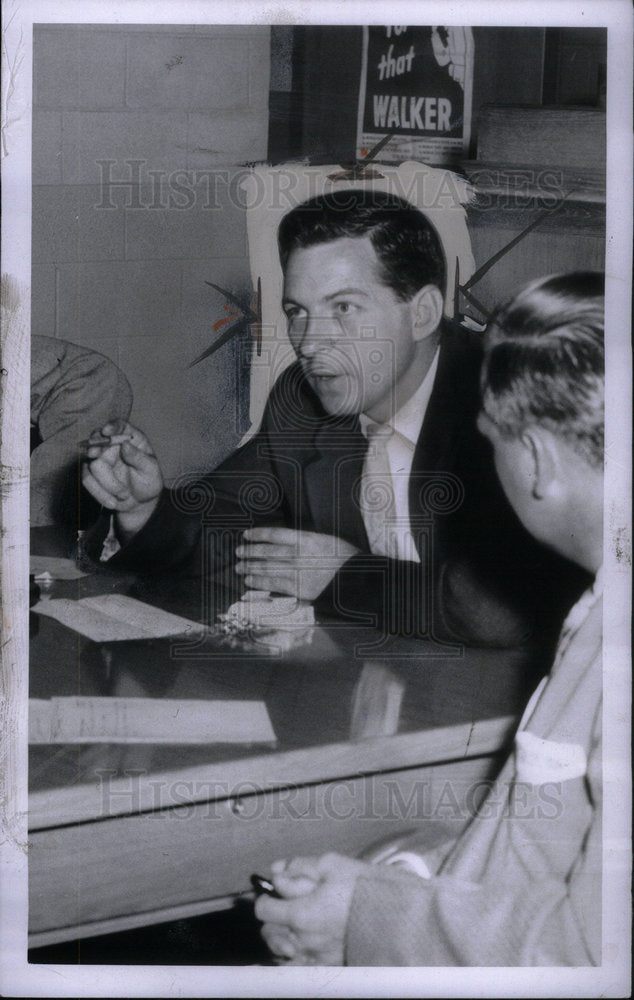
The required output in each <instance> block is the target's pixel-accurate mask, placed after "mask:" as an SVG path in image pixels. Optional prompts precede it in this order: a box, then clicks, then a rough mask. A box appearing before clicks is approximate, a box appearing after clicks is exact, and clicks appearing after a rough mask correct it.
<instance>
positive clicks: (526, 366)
mask: <svg viewBox="0 0 634 1000" xmlns="http://www.w3.org/2000/svg"><path fill="white" fill-rule="evenodd" d="M603 331H604V275H603V274H600V273H596V272H580V271H579V272H574V273H572V274H556V275H551V276H549V277H546V278H540V279H539V280H537V281H533V282H531V284H529V285H527V286H526V288H524V289H523V290H522V291H521V292H519V294H518V295H516V296H515V297H514V298H513V299H511V300H510V301H509V302H507V303H506V304H505V305H503V306H502V307H501V308H500V309H499V310H498V311H497V312H496V313H495V314H494V315H493V317H492V319H491V322H490V324H489V326H488V329H487V333H486V341H485V355H484V363H483V368H482V405H483V409H484V412H485V414H486V415H487V416H488V417H489V419H490V420H492V421H493V422H494V423H495V424H496V426H497V428H498V430H499V431H500V433H502V434H503V435H505V436H509V437H519V436H520V435H521V434H522V432H523V431H524V429H525V428H526V427H528V426H530V425H531V424H541V425H542V426H544V427H547V428H548V429H549V430H550V431H551V432H552V433H554V434H556V435H558V436H560V437H562V438H564V439H565V440H566V442H567V443H568V444H569V445H570V446H571V447H572V448H573V449H574V450H575V451H576V452H577V453H578V454H579V455H581V456H582V457H583V458H584V459H585V460H586V461H587V462H588V463H589V464H590V465H591V466H593V467H598V466H600V465H602V464H603V434H604V376H605V353H604V333H603Z"/></svg>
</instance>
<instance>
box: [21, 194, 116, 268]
mask: <svg viewBox="0 0 634 1000" xmlns="http://www.w3.org/2000/svg"><path fill="white" fill-rule="evenodd" d="M114 197H115V196H114V195H113V198H114ZM99 199H100V191H99V188H97V187H92V186H77V187H67V186H64V185H43V186H40V187H35V188H34V189H33V220H32V240H33V244H32V257H33V260H34V261H38V262H39V261H55V262H60V261H71V260H83V261H87V260H112V259H117V258H118V259H123V251H124V221H125V220H124V213H123V211H122V210H121V208H118V209H114V210H112V211H104V210H103V209H101V210H100V209H99V208H96V207H95V206H96V205H98V204H99Z"/></svg>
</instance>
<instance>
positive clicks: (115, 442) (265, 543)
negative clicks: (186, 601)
mask: <svg viewBox="0 0 634 1000" xmlns="http://www.w3.org/2000/svg"><path fill="white" fill-rule="evenodd" d="M85 455H86V458H87V461H86V462H85V463H84V468H83V471H82V481H83V484H84V486H85V487H86V489H87V490H88V492H89V493H91V494H92V496H94V497H95V499H96V500H97V501H98V502H99V503H100V504H102V505H103V506H104V507H106V508H107V509H108V510H112V511H115V512H116V526H117V533H118V534H119V536H120V539H121V540H122V541H128V540H129V539H130V538H131V537H132V536H133V535H135V534H136V533H137V532H138V531H139V530H140V529H141V528H142V527H143V526H144V525H145V524H146V523H147V521H148V520H149V518H150V516H151V515H152V513H153V512H154V510H155V508H156V506H157V504H158V500H159V496H160V494H161V490H162V488H163V477H162V475H161V469H160V466H159V463H158V459H157V458H156V455H155V454H154V451H153V449H152V446H151V444H150V442H149V441H148V439H147V437H146V436H145V435H144V434H143V433H142V432H141V431H139V430H137V429H136V428H134V427H132V425H131V424H127V423H124V422H123V421H113V422H112V423H109V424H106V425H105V426H104V427H102V428H101V429H100V430H98V431H93V433H92V434H91V435H90V437H89V439H88V441H86V442H85ZM358 551H359V550H358V549H357V548H355V546H354V545H351V544H350V543H349V542H345V541H343V539H341V538H337V537H336V536H334V535H324V534H319V533H317V532H313V531H296V530H295V529H293V528H278V527H255V528H249V529H247V530H246V531H245V532H244V534H243V540H242V542H241V544H240V545H238V547H237V549H236V556H237V558H238V562H237V563H236V567H235V568H236V572H237V573H239V574H240V575H241V576H243V577H244V582H245V584H246V586H247V587H249V588H251V589H253V590H268V591H271V592H273V593H277V594H287V595H289V596H292V597H297V598H299V599H301V600H305V601H314V600H315V598H316V597H318V596H319V594H321V592H322V590H324V588H325V587H327V586H328V584H329V583H330V581H331V580H332V578H333V577H334V575H335V573H336V572H337V571H338V570H339V568H340V567H341V566H342V565H343V563H344V562H346V561H347V560H348V559H350V557H351V556H353V555H355V554H356V553H357V552H358Z"/></svg>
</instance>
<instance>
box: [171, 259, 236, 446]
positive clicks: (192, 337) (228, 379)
mask: <svg viewBox="0 0 634 1000" xmlns="http://www.w3.org/2000/svg"><path fill="white" fill-rule="evenodd" d="M206 281H213V282H214V284H216V285H220V286H221V287H222V288H226V289H227V290H228V291H230V292H231V293H232V294H234V295H235V296H236V297H237V298H238V299H239V300H240V301H244V302H245V304H249V303H251V302H252V294H253V293H252V285H251V276H250V273H249V269H248V264H247V261H246V260H237V259H236V260H227V259H224V260H222V259H216V260H210V261H207V262H205V263H204V264H201V263H200V262H198V261H188V262H186V263H184V265H183V289H182V303H183V304H182V325H183V332H184V334H185V337H186V341H185V342H184V346H185V345H186V350H187V353H188V357H190V358H191V359H192V360H193V359H194V358H196V357H198V356H199V355H200V354H201V353H202V352H203V351H204V350H205V349H206V348H207V347H209V346H210V345H211V344H213V343H214V342H215V341H217V339H218V338H219V337H220V336H221V334H222V333H223V332H224V331H226V330H228V329H230V328H232V327H234V326H235V324H236V323H237V320H235V319H232V318H231V313H230V312H228V311H227V310H226V309H225V308H224V306H225V303H226V302H227V299H226V298H225V297H224V296H223V295H222V294H221V293H220V292H218V291H216V290H215V289H214V288H211V287H210V286H209V285H207V284H206ZM223 319H229V323H227V324H223V325H222V326H220V327H218V329H216V330H215V329H214V326H215V325H216V324H218V322H220V321H222V320H223ZM249 342H250V341H249V333H248V332H246V331H245V332H244V333H242V334H239V335H237V336H236V337H233V338H231V339H230V340H229V341H228V342H227V343H225V344H224V345H223V346H222V347H220V348H219V349H218V351H217V352H215V353H214V354H212V355H211V356H210V357H208V358H205V359H204V360H203V361H201V362H199V364H197V365H195V366H194V367H193V368H191V369H189V370H188V383H187V384H188V391H189V393H190V398H192V399H196V400H198V406H197V410H199V411H200V414H201V422H200V447H201V448H203V449H204V453H205V454H206V455H207V461H209V460H210V457H213V464H217V462H219V461H220V460H221V459H222V458H223V457H224V456H225V454H227V453H228V452H229V451H231V450H233V448H234V447H235V446H236V444H237V443H238V441H239V440H240V439H241V437H242V436H243V434H244V433H245V431H246V430H247V428H248V412H249ZM212 388H213V396H211V390H212ZM210 398H212V399H213V400H214V401H215V402H214V405H213V406H212V405H211V403H210Z"/></svg>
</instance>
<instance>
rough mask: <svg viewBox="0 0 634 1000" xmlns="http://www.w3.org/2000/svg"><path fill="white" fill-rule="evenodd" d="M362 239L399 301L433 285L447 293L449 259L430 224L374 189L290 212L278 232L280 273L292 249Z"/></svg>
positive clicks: (394, 198)
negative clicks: (366, 238) (368, 243)
mask: <svg viewBox="0 0 634 1000" xmlns="http://www.w3.org/2000/svg"><path fill="white" fill-rule="evenodd" d="M364 236H369V237H370V239H371V241H372V246H373V247H374V249H375V251H376V254H377V256H378V258H379V261H380V265H381V270H382V278H383V281H384V283H385V284H386V285H387V286H388V287H389V288H391V289H392V290H393V291H394V292H395V294H396V295H398V297H399V298H400V299H403V300H405V301H407V300H408V299H411V297H412V295H415V294H416V292H418V291H419V290H420V289H421V288H423V286H424V285H430V284H431V285H437V286H438V288H440V290H441V291H442V292H443V293H444V290H445V273H446V272H445V258H444V253H443V248H442V243H441V242H440V238H439V236H438V233H437V232H436V230H435V229H434V227H433V226H432V224H431V223H430V222H429V220H428V219H427V218H426V217H425V216H424V215H423V213H422V212H419V210H418V209H417V208H414V206H413V205H410V203H409V202H408V201H405V199H404V198H399V197H398V196H397V195H392V194H388V193H387V192H386V191H377V190H372V189H371V188H370V189H365V190H364V189H358V190H357V189H353V190H347V191H337V192H334V193H333V194H325V195H318V196H317V197H316V198H311V199H310V200H309V201H305V202H304V203H303V204H301V205H297V206H296V208H293V209H291V211H290V212H289V213H288V214H287V215H285V216H284V218H283V219H282V221H281V223H280V226H279V230H278V245H279V251H280V260H281V262H282V268H283V269H284V270H285V269H286V264H287V262H288V258H289V256H290V254H291V253H292V252H293V250H299V249H304V248H306V247H311V246H315V245H316V244H318V243H328V242H330V241H331V240H338V239H341V238H343V237H352V238H356V237H359V238H361V237H364Z"/></svg>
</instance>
